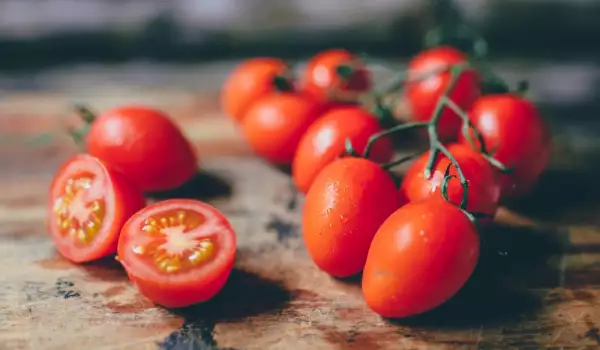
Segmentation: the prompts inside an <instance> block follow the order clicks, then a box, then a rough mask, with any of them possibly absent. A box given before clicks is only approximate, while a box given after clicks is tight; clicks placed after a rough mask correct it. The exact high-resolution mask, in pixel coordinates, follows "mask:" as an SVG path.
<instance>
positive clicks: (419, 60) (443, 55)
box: [405, 46, 480, 141]
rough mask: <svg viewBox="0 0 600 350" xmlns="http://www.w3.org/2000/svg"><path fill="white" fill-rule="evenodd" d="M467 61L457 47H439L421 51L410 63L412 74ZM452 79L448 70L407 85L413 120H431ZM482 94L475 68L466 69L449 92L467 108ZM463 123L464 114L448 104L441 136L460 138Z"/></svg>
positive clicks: (440, 121) (440, 130) (439, 128)
mask: <svg viewBox="0 0 600 350" xmlns="http://www.w3.org/2000/svg"><path fill="white" fill-rule="evenodd" d="M466 61H467V56H466V55H465V54H463V53H462V52H460V51H459V50H457V49H455V48H453V47H450V46H440V47H436V48H433V49H429V50H426V51H423V52H421V53H419V54H418V55H417V56H415V57H414V58H413V59H412V60H411V61H410V63H409V64H408V72H409V77H415V76H419V75H421V74H426V73H427V72H429V71H433V70H435V69H439V67H443V66H446V65H453V64H459V63H463V62H466ZM449 83H450V71H449V70H446V71H444V72H442V73H438V74H434V75H431V76H430V77H428V78H426V79H424V80H421V81H416V82H412V83H408V84H407V85H406V88H405V99H406V101H407V102H408V105H409V108H410V110H411V116H412V120H413V121H415V122H426V121H429V120H431V117H432V115H433V112H434V110H435V106H436V105H437V103H438V100H439V98H440V97H441V96H442V95H443V93H444V91H445V90H446V88H447V86H448V84H449ZM479 95H480V91H479V76H478V74H477V72H476V71H475V70H474V69H467V70H465V71H463V72H462V74H461V76H460V77H459V78H458V80H457V81H456V84H455V85H454V88H453V89H452V91H451V92H450V94H449V95H448V96H449V97H450V99H451V100H452V101H454V102H455V103H456V104H457V105H458V106H459V107H460V108H461V109H463V110H466V109H468V108H469V107H470V106H471V104H472V103H473V101H475V99H477V97H479ZM461 125H462V122H461V119H460V117H459V116H458V115H457V114H456V113H454V111H452V110H451V109H450V108H448V107H444V110H443V112H442V116H441V118H440V120H439V124H438V136H439V137H440V139H441V140H444V141H451V140H456V138H457V136H458V132H459V131H460V126H461Z"/></svg>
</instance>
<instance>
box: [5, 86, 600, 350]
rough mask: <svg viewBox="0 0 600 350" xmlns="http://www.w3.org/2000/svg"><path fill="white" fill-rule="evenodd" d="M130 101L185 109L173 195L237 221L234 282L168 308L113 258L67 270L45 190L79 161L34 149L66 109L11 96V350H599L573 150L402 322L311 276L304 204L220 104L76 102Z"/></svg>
mask: <svg viewBox="0 0 600 350" xmlns="http://www.w3.org/2000/svg"><path fill="white" fill-rule="evenodd" d="M127 94H129V95H127ZM135 94H137V95H135ZM122 96H135V98H133V99H134V100H136V101H143V102H146V103H150V104H153V105H156V106H158V107H160V108H163V109H165V110H166V111H168V112H170V113H172V114H173V116H174V117H175V118H176V119H177V121H178V122H180V123H181V124H182V125H183V126H184V129H185V131H186V133H188V135H190V137H191V138H192V139H193V140H194V142H195V144H196V146H197V147H198V150H199V152H200V154H201V156H202V159H201V163H202V164H201V165H202V172H201V173H199V175H198V176H197V177H196V178H195V179H194V181H193V182H192V183H190V184H188V185H187V186H186V187H185V188H184V189H183V190H181V191H179V192H178V193H176V194H175V195H177V196H189V197H193V198H200V199H203V200H207V201H209V202H211V203H212V204H214V205H215V206H217V207H218V208H220V209H221V210H222V211H223V212H224V213H226V214H227V215H228V217H229V218H230V219H231V222H232V223H233V225H234V227H235V229H236V231H237V234H238V240H239V250H238V255H237V260H236V264H235V270H234V271H233V273H232V275H231V278H230V280H229V282H228V284H227V285H226V287H225V289H224V290H223V291H222V293H220V294H219V295H218V296H217V297H216V298H215V299H214V300H212V301H210V302H207V303H205V304H202V305H196V306H193V307H190V308H186V309H184V310H166V309H164V308H160V307H155V306H154V305H152V303H151V302H149V301H148V300H146V299H145V298H144V297H142V296H140V295H139V294H138V293H137V292H136V290H135V289H134V287H133V286H132V285H131V284H129V283H128V281H127V277H126V275H125V273H124V272H123V270H122V269H121V268H120V266H119V265H118V264H117V263H116V262H115V261H114V260H113V259H106V260H104V261H100V262H96V263H91V264H85V265H79V266H78V265H74V264H71V263H69V262H67V261H65V260H64V259H62V258H61V257H60V256H59V255H58V253H57V252H56V251H55V250H54V248H53V244H52V242H51V240H50V238H49V237H48V235H47V234H46V232H45V229H44V220H45V203H46V195H47V187H48V184H49V181H50V180H51V177H52V175H53V172H54V171H55V170H56V169H57V168H58V166H59V164H60V163H61V162H62V161H64V160H65V159H66V158H67V157H69V156H70V155H72V154H74V153H75V152H76V149H75V147H74V146H73V145H72V144H71V143H70V141H69V140H67V139H65V138H55V139H54V140H53V142H52V143H50V144H47V145H44V146H37V147H25V146H23V140H25V139H27V138H28V137H33V136H34V135H35V134H36V133H38V132H40V131H48V130H58V128H60V127H61V125H63V124H64V122H63V121H62V119H61V118H62V117H61V118H59V116H64V115H67V114H68V104H67V103H68V102H69V99H67V98H66V96H63V95H60V94H53V95H50V94H33V93H31V94H20V95H14V96H10V97H9V98H6V99H3V100H2V101H0V130H2V133H3V134H9V135H10V134H13V135H18V136H19V139H20V140H16V139H7V140H5V142H4V143H2V144H1V145H0V164H1V167H0V180H2V181H1V182H0V223H1V225H0V349H2V350H4V349H6V350H21V349H23V350H25V349H32V350H33V349H35V350H37V349H49V350H54V349H56V350H58V349H61V350H69V349H107V350H108V349H110V350H113V349H115V350H116V349H131V350H144V349H165V350H167V349H168V350H180V349H193V350H198V349H238V350H241V349H248V350H250V349H290V350H293V349H315V350H316V349H361V350H369V349H539V348H555V349H597V348H600V329H599V327H600V229H599V228H598V226H597V225H598V224H599V223H600V222H599V219H598V216H597V215H596V213H597V212H598V208H599V207H600V205H599V204H600V201H598V199H597V194H598V193H597V190H596V189H595V188H594V186H593V185H591V184H592V182H590V179H592V178H593V177H592V175H586V173H585V172H583V171H580V170H578V169H574V168H573V166H572V165H573V164H572V163H570V162H569V161H568V159H567V160H565V156H564V154H561V152H560V148H559V149H558V152H557V154H556V158H557V162H555V166H554V167H553V168H552V169H550V170H549V172H548V174H546V176H545V177H544V179H543V180H542V182H541V183H540V186H539V187H538V189H537V190H536V193H534V194H533V195H532V197H531V198H529V199H527V200H524V201H521V202H520V203H518V205H517V204H515V205H512V206H511V209H507V208H503V209H502V210H501V212H500V213H499V215H498V218H497V219H498V220H497V221H498V223H499V224H498V225H496V226H494V227H493V228H491V229H489V230H487V231H486V232H482V238H483V247H482V249H483V251H482V257H481V260H480V263H479V266H478V268H477V270H476V272H475V275H474V276H473V278H472V279H471V280H470V281H469V283H468V284H467V286H466V287H465V288H464V289H463V290H462V291H461V292H460V293H459V295H457V296H456V297H455V298H454V299H453V300H451V301H450V302H449V303H447V304H446V305H444V306H442V307H440V308H439V309H437V310H434V311H432V312H431V313H429V314H426V315H423V316H420V317H416V318H413V319H409V320H402V321H391V320H385V319H382V318H381V317H379V316H377V315H375V314H373V313H372V312H371V311H369V309H368V308H367V307H366V305H365V303H364V302H363V300H362V298H361V291H360V285H359V280H358V279H349V280H336V279H332V278H330V277H328V276H327V275H326V274H324V273H321V272H320V271H318V270H317V269H316V268H315V267H314V265H313V264H312V262H311V261H310V259H309V258H308V255H307V253H306V251H305V250H304V248H303V244H302V239H301V235H300V226H299V222H300V215H301V208H302V198H301V196H299V195H298V194H297V193H296V192H295V191H294V190H293V189H292V188H291V187H290V180H289V176H288V175H286V174H285V173H283V172H280V171H278V170H276V169H274V168H272V167H270V166H269V165H267V164H265V163H263V162H262V161H260V160H258V159H256V158H254V157H253V156H252V155H251V152H249V150H248V148H247V147H246V146H245V145H244V142H243V141H242V140H241V139H240V138H239V136H238V133H237V130H236V128H235V127H234V126H233V125H232V124H231V123H230V122H229V121H228V120H227V119H226V118H224V117H223V116H221V115H220V113H219V111H218V105H217V103H216V98H215V96H213V95H202V96H200V97H198V96H196V95H195V94H193V93H189V92H183V91H162V92H161V91H131V92H127V91H125V92H123V91H120V92H119V94H107V95H102V96H85V94H82V96H78V98H81V99H84V100H88V101H92V102H93V104H92V107H93V108H96V109H99V110H101V109H104V108H107V107H109V106H112V105H116V104H119V103H122V102H125V100H126V99H125V98H123V97H122ZM561 157H562V158H561ZM557 164H558V165H557ZM565 164H566V165H565ZM567 185H568V186H569V188H570V190H569V191H567V189H568V188H567V187H566V186H567ZM165 196H166V195H163V196H156V197H157V198H158V199H160V198H164V197H165Z"/></svg>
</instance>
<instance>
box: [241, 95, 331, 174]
mask: <svg viewBox="0 0 600 350" xmlns="http://www.w3.org/2000/svg"><path fill="white" fill-rule="evenodd" d="M320 113H321V105H320V103H319V102H318V101H316V100H315V99H313V98H312V97H310V96H308V95H305V94H298V93H290V92H276V93H272V94H270V95H267V96H264V97H263V98H261V99H259V100H258V101H256V102H254V104H252V106H251V107H250V109H248V111H247V112H246V114H245V116H244V119H243V120H242V124H241V125H242V130H243V132H244V135H245V137H246V140H247V141H248V143H249V144H250V146H251V147H252V149H253V150H254V152H255V153H256V154H257V155H259V156H261V157H263V158H264V159H266V160H268V161H269V162H271V163H274V164H277V165H290V164H291V163H292V159H293V157H294V153H295V152H296V148H297V147H298V143H299V142H300V138H301V137H302V135H303V134H304V132H305V131H306V129H308V127H309V126H310V124H312V122H314V121H315V120H316V119H317V118H318V117H319V115H320Z"/></svg>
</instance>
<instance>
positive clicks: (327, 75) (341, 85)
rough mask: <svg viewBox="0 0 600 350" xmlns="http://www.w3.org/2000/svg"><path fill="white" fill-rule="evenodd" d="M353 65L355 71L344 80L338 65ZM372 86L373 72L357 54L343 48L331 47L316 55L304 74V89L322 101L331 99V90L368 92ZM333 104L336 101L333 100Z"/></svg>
mask: <svg viewBox="0 0 600 350" xmlns="http://www.w3.org/2000/svg"><path fill="white" fill-rule="evenodd" d="M343 65H351V66H353V67H355V71H354V73H353V74H352V76H351V77H350V79H348V80H346V81H344V80H343V79H341V78H340V77H339V75H338V74H337V67H338V66H343ZM371 86H372V81H371V73H370V72H369V71H368V69H367V68H366V67H365V66H364V65H363V64H362V63H359V62H358V60H357V58H356V56H354V55H353V54H352V53H350V52H349V51H346V50H343V49H331V50H326V51H323V52H321V53H319V54H317V55H315V56H314V57H313V58H312V59H311V60H310V61H309V62H308V64H307V67H306V69H305V71H304V75H303V91H304V92H306V93H308V94H310V95H312V96H314V97H316V98H317V99H319V100H320V101H323V102H325V101H331V100H332V98H331V96H330V91H332V90H336V91H340V92H366V91H368V90H369V89H370V88H371ZM331 103H332V106H333V105H335V102H333V101H331Z"/></svg>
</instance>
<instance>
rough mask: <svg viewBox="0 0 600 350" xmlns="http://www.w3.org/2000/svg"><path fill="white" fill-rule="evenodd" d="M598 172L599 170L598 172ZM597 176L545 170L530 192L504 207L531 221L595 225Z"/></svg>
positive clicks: (599, 191)
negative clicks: (530, 218) (527, 217)
mask: <svg viewBox="0 0 600 350" xmlns="http://www.w3.org/2000/svg"><path fill="white" fill-rule="evenodd" d="M599 171H600V169H599ZM597 181H598V179H597V175H595V174H593V173H591V172H589V171H588V172H577V171H575V170H554V169H551V170H548V171H546V172H545V173H544V174H543V175H542V176H541V178H540V180H539V182H538V184H537V186H536V187H535V188H534V189H533V191H532V192H531V193H530V194H529V195H528V196H526V197H524V198H519V199H515V200H511V201H508V202H507V203H506V204H505V205H506V206H507V207H508V208H510V209H512V210H514V211H516V212H519V213H522V214H524V215H527V216H530V217H532V218H534V219H540V220H551V221H562V222H564V221H571V222H578V223H581V222H582V221H584V222H587V223H594V220H595V222H596V223H598V219H597V211H598V210H597V209H599V208H600V201H599V200H598V198H600V186H597V185H596V183H597Z"/></svg>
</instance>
